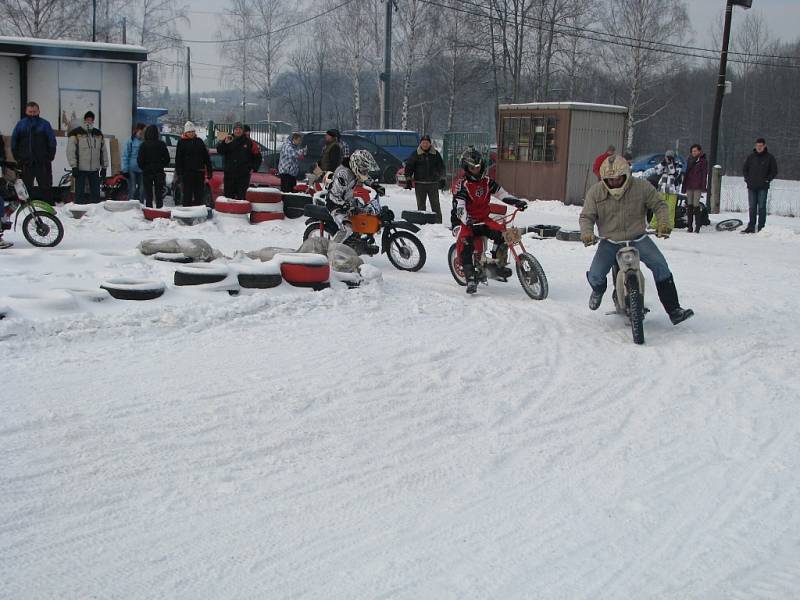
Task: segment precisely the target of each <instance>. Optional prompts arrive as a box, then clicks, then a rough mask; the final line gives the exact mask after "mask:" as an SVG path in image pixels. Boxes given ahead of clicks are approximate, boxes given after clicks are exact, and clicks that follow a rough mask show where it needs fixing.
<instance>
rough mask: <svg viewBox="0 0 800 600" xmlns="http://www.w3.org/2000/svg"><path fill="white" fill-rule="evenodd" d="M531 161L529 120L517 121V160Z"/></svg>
mask: <svg viewBox="0 0 800 600" xmlns="http://www.w3.org/2000/svg"><path fill="white" fill-rule="evenodd" d="M530 159H531V120H530V119H529V118H523V119H520V120H519V141H518V142H517V160H530Z"/></svg>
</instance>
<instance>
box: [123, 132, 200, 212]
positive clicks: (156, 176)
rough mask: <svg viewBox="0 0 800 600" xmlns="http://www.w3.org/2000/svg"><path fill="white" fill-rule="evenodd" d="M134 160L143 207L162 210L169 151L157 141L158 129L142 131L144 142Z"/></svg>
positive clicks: (161, 142)
mask: <svg viewBox="0 0 800 600" xmlns="http://www.w3.org/2000/svg"><path fill="white" fill-rule="evenodd" d="M201 143H202V142H201ZM136 160H137V162H138V163H139V168H140V169H141V170H142V180H143V184H144V202H145V206H147V207H148V208H153V205H155V207H156V208H163V207H164V184H165V181H166V175H165V174H164V169H165V168H166V167H167V166H169V150H167V145H166V144H165V143H164V142H163V141H162V140H161V139H159V135H158V127H156V126H155V125H148V126H147V129H145V130H144V141H143V142H142V145H141V146H140V147H139V155H138V157H137V159H136Z"/></svg>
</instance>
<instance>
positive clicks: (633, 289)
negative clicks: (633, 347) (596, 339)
mask: <svg viewBox="0 0 800 600" xmlns="http://www.w3.org/2000/svg"><path fill="white" fill-rule="evenodd" d="M625 288H626V289H627V291H628V317H629V318H630V320H631V333H633V343H634V344H644V300H643V299H642V291H641V290H640V289H639V277H638V275H637V274H636V273H630V274H629V275H628V279H627V281H625Z"/></svg>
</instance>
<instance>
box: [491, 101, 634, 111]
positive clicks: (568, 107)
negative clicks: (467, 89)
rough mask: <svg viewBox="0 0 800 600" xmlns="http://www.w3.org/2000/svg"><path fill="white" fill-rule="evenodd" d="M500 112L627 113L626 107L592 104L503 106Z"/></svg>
mask: <svg viewBox="0 0 800 600" xmlns="http://www.w3.org/2000/svg"><path fill="white" fill-rule="evenodd" d="M500 110H586V111H594V112H610V113H627V112H628V109H627V108H626V107H624V106H617V105H615V104H592V103H590V102H528V103H526V104H501V105H500Z"/></svg>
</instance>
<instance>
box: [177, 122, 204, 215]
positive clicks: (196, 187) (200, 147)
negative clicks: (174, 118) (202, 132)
mask: <svg viewBox="0 0 800 600" xmlns="http://www.w3.org/2000/svg"><path fill="white" fill-rule="evenodd" d="M213 174H214V172H213V169H212V167H211V157H210V156H209V154H208V148H206V145H205V143H203V140H201V139H200V138H199V137H197V128H196V127H195V126H194V123H192V122H191V121H186V125H184V126H183V135H182V136H181V139H179V140H178V146H177V148H176V149H175V178H176V180H177V182H178V184H179V186H175V189H176V191H177V190H180V192H181V193H182V197H181V203H182V204H183V205H184V206H201V205H202V204H203V202H204V201H205V190H206V186H205V177H207V178H208V179H211V176H212V175H213ZM175 199H176V200H177V196H176V198H175ZM176 204H177V202H176Z"/></svg>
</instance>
